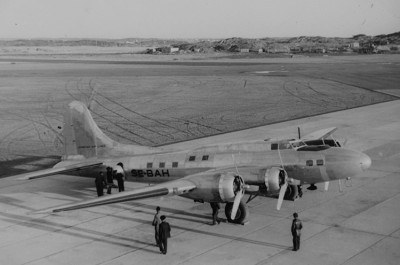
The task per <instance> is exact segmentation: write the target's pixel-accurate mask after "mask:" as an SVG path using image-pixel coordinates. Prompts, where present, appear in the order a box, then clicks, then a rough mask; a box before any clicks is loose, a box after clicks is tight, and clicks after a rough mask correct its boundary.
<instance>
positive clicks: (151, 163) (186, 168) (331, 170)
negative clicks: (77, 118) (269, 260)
mask: <svg viewBox="0 0 400 265" xmlns="http://www.w3.org/2000/svg"><path fill="white" fill-rule="evenodd" d="M118 162H122V163H123V164H124V170H125V172H126V176H127V180H128V181H134V182H146V183H160V182H165V181H171V180H175V179H179V178H182V177H185V176H188V175H193V174H196V173H200V172H204V171H210V170H211V172H212V170H216V171H217V170H219V171H220V170H225V171H230V172H236V171H237V173H238V174H240V175H241V176H242V177H243V179H244V181H245V183H246V184H249V185H252V184H253V185H259V184H261V183H262V182H263V181H264V175H263V173H265V169H266V168H269V167H272V166H278V167H281V166H283V167H284V169H285V170H286V172H287V174H288V177H289V178H292V179H296V180H298V181H300V183H301V184H306V183H318V182H326V181H332V180H337V179H343V178H349V177H353V176H355V175H358V174H360V173H362V172H363V171H364V170H366V169H367V168H368V167H369V166H370V164H371V160H370V158H369V157H368V156H367V155H365V154H364V153H361V152H358V151H355V150H351V149H346V148H341V147H326V149H324V148H321V150H314V151H299V150H296V149H283V150H271V143H269V142H265V141H261V142H251V143H239V144H225V145H215V146H207V147H202V148H198V149H194V150H185V151H172V152H162V153H153V154H143V155H134V156H120V157H107V158H105V159H104V166H105V167H107V166H110V167H115V165H116V164H117V163H118ZM61 163H66V164H68V161H63V162H61ZM263 169H264V171H263ZM97 171H98V170H97ZM82 173H83V172H82ZM85 175H87V172H85Z"/></svg>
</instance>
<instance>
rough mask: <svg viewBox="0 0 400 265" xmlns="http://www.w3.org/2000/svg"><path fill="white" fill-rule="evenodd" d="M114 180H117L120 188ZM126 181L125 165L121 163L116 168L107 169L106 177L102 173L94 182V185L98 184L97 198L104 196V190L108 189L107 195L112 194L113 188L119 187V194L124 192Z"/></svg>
mask: <svg viewBox="0 0 400 265" xmlns="http://www.w3.org/2000/svg"><path fill="white" fill-rule="evenodd" d="M114 179H116V180H117V185H118V186H116V185H115V184H114ZM124 181H125V171H124V165H123V164H122V163H121V162H119V163H118V164H117V165H116V166H115V167H114V168H112V167H107V169H106V176H104V173H103V172H100V173H99V175H98V176H97V177H96V179H95V181H94V183H95V184H96V191H97V196H99V197H100V196H103V195H104V189H107V194H111V191H112V188H117V187H118V191H119V192H121V191H124V190H125V186H124Z"/></svg>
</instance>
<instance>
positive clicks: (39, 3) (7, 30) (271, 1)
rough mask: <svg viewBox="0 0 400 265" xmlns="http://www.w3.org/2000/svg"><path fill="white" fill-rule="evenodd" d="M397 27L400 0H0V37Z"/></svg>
mask: <svg viewBox="0 0 400 265" xmlns="http://www.w3.org/2000/svg"><path fill="white" fill-rule="evenodd" d="M397 31H400V0H240V1H239V0H157V1H156V0H0V38H38V37H45V38H128V37H143V38H147V37H154V38H229V37H246V38H260V37H296V36H302V35H307V36H317V35H318V36H325V37H351V36H353V35H356V34H366V35H378V34H389V33H393V32H397Z"/></svg>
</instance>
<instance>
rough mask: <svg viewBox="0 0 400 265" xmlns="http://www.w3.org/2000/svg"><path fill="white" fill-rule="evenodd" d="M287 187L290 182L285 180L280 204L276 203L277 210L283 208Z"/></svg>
mask: <svg viewBox="0 0 400 265" xmlns="http://www.w3.org/2000/svg"><path fill="white" fill-rule="evenodd" d="M287 187H288V183H287V181H285V184H283V185H282V187H281V190H280V191H279V198H278V204H277V205H276V209H277V210H280V209H281V206H282V202H283V197H285V193H286V189H287Z"/></svg>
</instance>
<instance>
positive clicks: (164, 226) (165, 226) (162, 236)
mask: <svg viewBox="0 0 400 265" xmlns="http://www.w3.org/2000/svg"><path fill="white" fill-rule="evenodd" d="M165 218H166V217H165V215H161V217H160V219H161V224H160V227H159V231H158V237H159V240H160V251H161V253H162V254H164V255H165V254H167V245H168V238H169V237H171V227H170V226H169V223H167V222H166V221H165Z"/></svg>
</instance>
